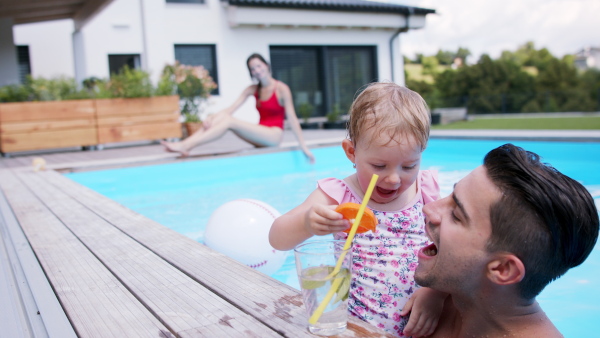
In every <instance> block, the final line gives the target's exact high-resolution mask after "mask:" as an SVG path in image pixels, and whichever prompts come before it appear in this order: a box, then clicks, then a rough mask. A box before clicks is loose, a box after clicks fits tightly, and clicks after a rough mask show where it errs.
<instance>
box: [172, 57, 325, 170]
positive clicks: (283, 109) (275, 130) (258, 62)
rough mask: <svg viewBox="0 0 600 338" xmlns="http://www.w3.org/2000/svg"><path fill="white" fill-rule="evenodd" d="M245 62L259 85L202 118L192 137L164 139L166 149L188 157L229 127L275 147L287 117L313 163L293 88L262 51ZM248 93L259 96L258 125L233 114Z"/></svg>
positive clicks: (259, 143)
mask: <svg viewBox="0 0 600 338" xmlns="http://www.w3.org/2000/svg"><path fill="white" fill-rule="evenodd" d="M246 64H247V65H248V70H249V71H250V75H251V76H252V78H254V79H256V80H258V84H255V85H251V86H249V87H248V88H246V89H245V90H244V91H243V92H242V94H241V95H240V97H238V99H237V100H236V101H235V102H234V103H233V104H232V105H231V106H230V107H228V108H226V109H224V110H222V111H220V112H218V113H216V114H212V115H209V116H208V117H207V118H206V119H205V120H204V121H203V123H202V129H200V130H198V131H197V132H195V133H194V134H192V135H191V136H190V137H188V138H186V139H185V140H183V141H181V142H162V144H163V145H164V146H165V149H166V150H167V151H171V152H177V153H180V154H181V155H182V156H187V155H188V154H189V152H190V150H191V149H192V148H194V147H196V146H198V145H201V144H204V143H206V142H210V141H213V140H215V139H217V138H219V137H221V136H223V134H225V132H227V131H228V130H231V131H232V132H233V133H235V134H236V135H237V136H239V137H240V138H241V139H242V140H244V141H246V142H248V143H250V144H252V145H254V146H256V147H270V146H276V145H278V144H279V143H280V142H281V139H282V136H283V121H284V118H285V117H287V119H288V122H289V123H290V126H291V128H292V131H293V132H294V134H295V135H296V138H297V139H298V142H299V143H300V148H301V149H302V151H303V152H304V155H306V157H307V158H308V160H309V161H310V162H311V163H314V161H315V158H314V156H313V154H312V153H311V152H310V150H309V149H308V147H307V146H306V144H305V143H304V139H303V137H302V129H301V128H300V122H298V117H297V116H296V111H295V110H294V104H293V102H292V93H291V91H290V88H289V87H288V86H287V85H286V84H285V83H283V82H281V81H277V80H275V79H274V78H273V77H272V76H271V69H270V67H269V64H268V63H267V61H265V59H264V58H263V57H262V56H260V55H259V54H252V55H250V57H249V58H248V60H247V62H246ZM249 96H254V97H255V98H256V109H258V112H259V114H260V121H259V123H258V124H254V123H250V122H246V121H242V120H240V119H237V118H235V117H233V116H232V115H233V113H234V112H235V111H236V110H237V109H238V108H239V107H240V106H241V105H242V104H243V103H244V102H245V101H246V99H248V97H249Z"/></svg>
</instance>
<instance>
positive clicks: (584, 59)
mask: <svg viewBox="0 0 600 338" xmlns="http://www.w3.org/2000/svg"><path fill="white" fill-rule="evenodd" d="M575 66H576V67H577V68H579V69H583V70H586V69H590V68H596V69H600V47H589V46H588V47H585V48H583V49H582V50H580V51H579V52H577V53H575Z"/></svg>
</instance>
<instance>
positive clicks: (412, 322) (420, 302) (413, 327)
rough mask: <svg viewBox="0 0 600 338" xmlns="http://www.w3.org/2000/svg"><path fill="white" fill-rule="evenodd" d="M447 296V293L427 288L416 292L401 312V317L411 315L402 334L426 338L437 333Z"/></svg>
mask: <svg viewBox="0 0 600 338" xmlns="http://www.w3.org/2000/svg"><path fill="white" fill-rule="evenodd" d="M447 296H448V294H447V293H444V292H441V291H436V290H433V289H430V288H425V287H423V288H420V289H418V290H417V291H415V293H414V294H413V295H412V297H410V299H409V300H408V302H406V304H405V305H404V307H403V308H402V311H401V312H400V315H401V316H406V315H408V314H409V313H410V318H409V319H408V323H407V324H406V327H404V332H402V334H404V335H406V336H413V337H426V336H429V335H431V334H432V333H433V332H435V329H436V327H437V325H438V321H439V319H440V316H441V315H442V310H443V308H444V301H445V300H446V297H447Z"/></svg>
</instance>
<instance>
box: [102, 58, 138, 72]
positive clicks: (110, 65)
mask: <svg viewBox="0 0 600 338" xmlns="http://www.w3.org/2000/svg"><path fill="white" fill-rule="evenodd" d="M126 58H131V60H132V63H131V64H130V62H122V60H121V61H119V60H118V59H126ZM111 59H112V61H111ZM117 61H119V63H121V66H120V67H114V66H115V64H114V63H115V62H117ZM141 62H142V56H141V54H108V74H109V76H112V75H113V74H115V73H119V72H120V71H121V69H122V68H123V67H124V66H125V65H127V66H129V68H130V69H141V67H142V63H141Z"/></svg>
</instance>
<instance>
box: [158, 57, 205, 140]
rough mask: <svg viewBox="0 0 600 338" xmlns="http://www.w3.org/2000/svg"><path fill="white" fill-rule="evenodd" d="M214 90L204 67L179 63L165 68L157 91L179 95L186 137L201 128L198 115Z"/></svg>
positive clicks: (200, 120)
mask: <svg viewBox="0 0 600 338" xmlns="http://www.w3.org/2000/svg"><path fill="white" fill-rule="evenodd" d="M215 88H217V84H216V83H215V82H214V81H213V79H212V77H211V76H210V75H209V74H208V71H207V70H206V69H205V68H204V67H202V66H188V65H182V64H180V63H179V62H175V64H174V65H167V66H165V68H164V69H163V72H162V76H161V79H160V81H159V83H158V91H160V92H168V91H169V90H170V91H172V92H175V93H177V94H179V98H180V113H181V116H182V120H183V121H182V122H183V125H184V126H185V129H186V132H187V135H188V136H189V135H191V134H193V133H194V132H195V131H196V130H198V129H199V128H200V127H201V126H202V119H201V118H200V114H201V113H202V111H203V110H204V108H205V105H206V104H207V102H208V98H210V95H211V94H210V93H211V91H212V90H214V89H215Z"/></svg>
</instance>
